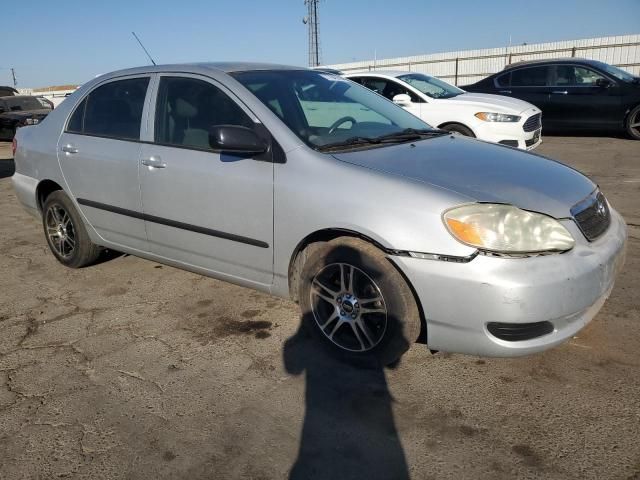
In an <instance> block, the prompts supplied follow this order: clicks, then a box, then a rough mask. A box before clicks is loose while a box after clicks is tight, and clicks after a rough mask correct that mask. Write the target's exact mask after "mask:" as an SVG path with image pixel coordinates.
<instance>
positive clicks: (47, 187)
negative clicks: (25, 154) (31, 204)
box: [36, 179, 64, 213]
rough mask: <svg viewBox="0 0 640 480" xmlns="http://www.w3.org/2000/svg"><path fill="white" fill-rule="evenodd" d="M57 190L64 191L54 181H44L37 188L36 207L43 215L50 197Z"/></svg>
mask: <svg viewBox="0 0 640 480" xmlns="http://www.w3.org/2000/svg"><path fill="white" fill-rule="evenodd" d="M57 190H64V189H63V188H62V187H61V186H60V185H59V184H58V183H56V182H54V181H53V180H49V179H46V180H42V181H41V182H40V183H38V186H37V187H36V206H37V207H38V211H39V212H40V213H42V206H43V205H44V202H45V200H46V199H47V197H48V196H49V195H51V194H52V193H53V192H55V191H57Z"/></svg>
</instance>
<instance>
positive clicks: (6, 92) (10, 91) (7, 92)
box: [0, 86, 18, 97]
mask: <svg viewBox="0 0 640 480" xmlns="http://www.w3.org/2000/svg"><path fill="white" fill-rule="evenodd" d="M11 95H18V90H16V89H15V88H13V87H4V86H0V97H9V96H11Z"/></svg>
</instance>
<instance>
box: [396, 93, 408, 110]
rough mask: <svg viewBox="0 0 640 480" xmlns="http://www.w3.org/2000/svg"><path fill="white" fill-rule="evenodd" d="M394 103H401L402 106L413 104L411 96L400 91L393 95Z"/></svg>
mask: <svg viewBox="0 0 640 480" xmlns="http://www.w3.org/2000/svg"><path fill="white" fill-rule="evenodd" d="M393 103H395V104H396V105H400V106H401V107H408V106H409V105H411V97H410V96H409V95H407V94H406V93H399V94H398V95H396V96H394V97H393Z"/></svg>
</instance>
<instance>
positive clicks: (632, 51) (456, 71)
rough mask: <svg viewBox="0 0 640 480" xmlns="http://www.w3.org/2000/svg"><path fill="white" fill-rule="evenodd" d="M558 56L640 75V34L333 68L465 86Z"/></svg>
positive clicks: (447, 53)
mask: <svg viewBox="0 0 640 480" xmlns="http://www.w3.org/2000/svg"><path fill="white" fill-rule="evenodd" d="M558 57H581V58H590V59H593V60H600V61H602V62H605V63H609V64H611V65H616V66H618V67H620V68H623V69H625V70H627V71H628V72H630V73H633V74H634V75H640V34H635V35H621V36H615V37H600V38H588V39H583V40H568V41H562V42H550V43H538V44H532V45H517V46H511V47H503V48H487V49H483V50H464V51H458V52H446V53H435V54H430V55H415V56H411V57H398V58H387V59H376V60H365V61H360V62H351V63H341V64H334V65H330V66H331V67H332V68H337V69H339V70H341V71H343V72H345V73H359V72H367V71H372V70H409V71H413V72H421V73H427V74H429V75H434V76H436V77H439V78H442V79H445V80H447V81H449V82H450V83H453V84H455V85H458V84H460V85H465V84H470V83H474V82H477V81H478V80H481V79H483V78H484V77H486V76H488V75H491V74H493V73H496V72H498V71H500V70H502V69H503V68H504V67H505V66H506V65H509V64H511V63H515V62H520V61H523V60H539V59H545V58H558Z"/></svg>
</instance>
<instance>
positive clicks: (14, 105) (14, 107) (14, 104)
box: [4, 97, 49, 112]
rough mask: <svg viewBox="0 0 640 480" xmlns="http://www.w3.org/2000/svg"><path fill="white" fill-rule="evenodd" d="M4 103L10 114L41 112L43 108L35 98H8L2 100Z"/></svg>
mask: <svg viewBox="0 0 640 480" xmlns="http://www.w3.org/2000/svg"><path fill="white" fill-rule="evenodd" d="M4 102H5V103H6V104H7V108H8V109H9V110H10V111H12V112H19V111H22V110H41V109H42V108H43V106H42V105H41V104H40V102H39V101H38V99H37V98H36V97H8V98H5V99H4ZM47 108H49V107H47Z"/></svg>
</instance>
